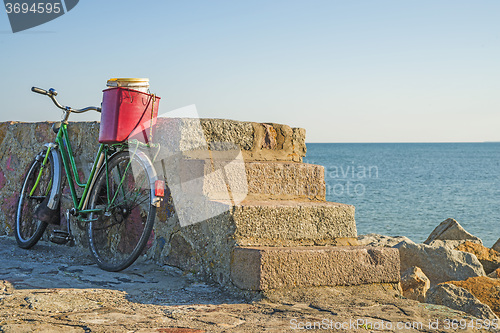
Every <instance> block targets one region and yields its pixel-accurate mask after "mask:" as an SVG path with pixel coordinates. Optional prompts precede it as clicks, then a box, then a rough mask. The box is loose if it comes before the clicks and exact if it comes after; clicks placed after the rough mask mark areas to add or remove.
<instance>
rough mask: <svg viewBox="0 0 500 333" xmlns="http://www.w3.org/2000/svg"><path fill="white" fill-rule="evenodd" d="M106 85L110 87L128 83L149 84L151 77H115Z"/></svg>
mask: <svg viewBox="0 0 500 333" xmlns="http://www.w3.org/2000/svg"><path fill="white" fill-rule="evenodd" d="M106 85H107V86H108V87H121V86H127V85H149V79H139V78H113V79H109V80H108V82H107V84H106Z"/></svg>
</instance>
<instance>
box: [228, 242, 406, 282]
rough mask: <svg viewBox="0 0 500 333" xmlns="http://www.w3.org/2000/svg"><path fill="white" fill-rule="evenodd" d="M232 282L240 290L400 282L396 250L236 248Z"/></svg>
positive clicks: (232, 267) (233, 258) (328, 247)
mask: <svg viewBox="0 0 500 333" xmlns="http://www.w3.org/2000/svg"><path fill="white" fill-rule="evenodd" d="M231 279H232V281H233V283H234V284H235V285H236V286H237V287H238V288H241V289H247V290H269V289H283V288H294V287H319V286H339V285H344V286H345V285H359V284H367V283H394V282H396V283H397V282H399V258H398V253H397V251H396V250H395V249H391V248H371V247H330V246H322V247H317V246H312V247H307V246H304V247H237V248H235V249H234V252H233V254H232V260H231Z"/></svg>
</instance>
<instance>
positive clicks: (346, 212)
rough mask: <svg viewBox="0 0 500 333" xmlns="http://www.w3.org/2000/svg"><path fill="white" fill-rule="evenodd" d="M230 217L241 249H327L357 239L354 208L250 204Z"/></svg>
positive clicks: (296, 203)
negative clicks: (257, 247) (255, 246)
mask: <svg viewBox="0 0 500 333" xmlns="http://www.w3.org/2000/svg"><path fill="white" fill-rule="evenodd" d="M232 216H233V219H234V224H235V228H236V229H235V232H234V238H235V240H236V242H237V243H238V244H239V245H242V246H250V245H251V246H253V245H259V246H298V245H326V244H337V239H339V238H354V239H355V238H356V237H357V231H356V222H355V220H354V206H351V205H345V204H339V203H334V202H315V201H293V200H279V201H277V200H276V201H274V200H269V201H255V200H251V201H244V202H241V203H240V204H238V205H236V206H235V207H234V209H233V213H232Z"/></svg>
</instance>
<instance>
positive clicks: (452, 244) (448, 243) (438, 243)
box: [428, 239, 483, 250]
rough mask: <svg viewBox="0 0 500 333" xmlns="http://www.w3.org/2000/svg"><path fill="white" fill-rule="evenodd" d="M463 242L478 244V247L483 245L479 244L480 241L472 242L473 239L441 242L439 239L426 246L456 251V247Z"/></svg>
mask: <svg viewBox="0 0 500 333" xmlns="http://www.w3.org/2000/svg"><path fill="white" fill-rule="evenodd" d="M465 242H471V243H475V244H480V245H482V244H483V243H482V242H481V240H474V239H471V240H453V239H445V240H441V239H437V240H433V241H432V242H430V243H429V244H428V245H430V246H433V247H440V246H442V247H445V248H447V249H448V250H456V249H457V247H459V246H460V245H462V244H463V243H465Z"/></svg>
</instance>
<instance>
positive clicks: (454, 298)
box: [425, 283, 498, 320]
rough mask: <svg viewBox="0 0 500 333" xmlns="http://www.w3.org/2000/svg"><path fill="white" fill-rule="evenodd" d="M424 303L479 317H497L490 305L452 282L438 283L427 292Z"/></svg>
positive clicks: (484, 318) (491, 318) (490, 318)
mask: <svg viewBox="0 0 500 333" xmlns="http://www.w3.org/2000/svg"><path fill="white" fill-rule="evenodd" d="M425 302H426V303H430V304H436V305H444V306H447V307H449V308H451V309H454V310H460V311H463V312H465V313H468V314H470V315H472V316H474V317H476V318H479V319H483V320H486V319H489V320H493V319H497V320H498V318H497V316H496V315H495V313H493V311H492V310H491V309H490V307H489V306H488V305H486V304H483V303H481V302H480V301H479V300H478V299H477V298H476V297H475V296H474V295H473V294H471V293H470V292H469V291H468V290H466V289H464V288H460V287H457V286H455V285H453V284H448V283H444V284H438V285H437V286H435V287H433V288H431V289H430V290H429V291H428V292H427V298H426V299H425Z"/></svg>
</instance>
